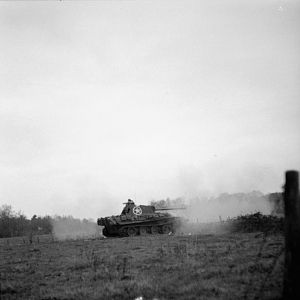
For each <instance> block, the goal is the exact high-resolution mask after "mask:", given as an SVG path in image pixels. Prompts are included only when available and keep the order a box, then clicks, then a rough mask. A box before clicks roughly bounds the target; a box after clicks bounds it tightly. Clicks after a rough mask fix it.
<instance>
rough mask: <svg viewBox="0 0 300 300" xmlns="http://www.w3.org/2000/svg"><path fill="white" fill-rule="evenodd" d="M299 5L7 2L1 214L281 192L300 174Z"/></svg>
mask: <svg viewBox="0 0 300 300" xmlns="http://www.w3.org/2000/svg"><path fill="white" fill-rule="evenodd" d="M299 25H300V1H284V0H281V1H280V0H278V1H271V0H266V1H261V0H260V1H250V0H249V1H246V0H239V1H233V0H231V1H228V0H226V1H224V0H222V1H221V0H220V1H216V0H211V1H189V0H187V1H174V0H172V1H166V0H165V1H154V0H153V1H150V0H149V1H125V0H124V1H3V2H2V1H1V2H0V205H2V204H9V205H12V207H13V209H14V210H21V211H22V212H23V213H25V214H26V215H27V216H29V217H30V216H32V215H33V214H38V215H54V214H58V215H73V216H75V217H81V218H96V217H100V216H105V215H110V214H118V213H120V212H121V210H122V203H123V202H125V201H126V200H127V199H128V198H131V199H133V200H135V201H136V202H137V203H139V204H147V203H148V202H149V201H150V200H153V199H165V198H167V197H170V198H175V197H180V196H181V197H185V198H186V199H190V198H193V197H195V196H199V197H201V195H218V194H219V193H223V192H227V193H235V192H251V191H253V190H259V191H261V192H263V193H269V192H277V191H282V185H283V183H284V172H285V171H286V170H288V169H296V170H299V167H300V156H299V153H300V140H299V128H300V127H299V125H300V124H299V123H300V118H299V116H300V114H299V113H300V103H299V100H300V98H299V96H300V56H299V53H300V34H299V28H300V26H299Z"/></svg>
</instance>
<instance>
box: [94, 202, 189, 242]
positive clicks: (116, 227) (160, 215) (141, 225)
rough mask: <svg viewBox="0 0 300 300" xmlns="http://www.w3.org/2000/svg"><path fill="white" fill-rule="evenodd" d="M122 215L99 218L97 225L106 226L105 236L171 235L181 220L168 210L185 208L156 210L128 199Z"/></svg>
mask: <svg viewBox="0 0 300 300" xmlns="http://www.w3.org/2000/svg"><path fill="white" fill-rule="evenodd" d="M123 204H125V207H124V208H123V210H122V213H121V214H120V215H118V216H111V217H105V218H99V219H98V220H97V224H98V225H99V226H104V228H103V235H104V236H107V237H111V236H120V237H125V236H136V235H151V234H171V233H175V231H176V229H178V227H179V226H180V225H181V218H180V217H175V216H172V215H171V214H170V213H168V212H163V211H167V210H178V209H184V208H161V209H156V208H155V207H154V206H152V205H135V203H134V202H133V201H132V200H131V199H128V201H127V202H126V203H123Z"/></svg>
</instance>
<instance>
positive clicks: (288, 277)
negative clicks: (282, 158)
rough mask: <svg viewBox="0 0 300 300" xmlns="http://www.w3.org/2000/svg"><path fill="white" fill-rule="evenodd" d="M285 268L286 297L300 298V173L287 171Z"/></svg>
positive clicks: (284, 289) (285, 192)
mask: <svg viewBox="0 0 300 300" xmlns="http://www.w3.org/2000/svg"><path fill="white" fill-rule="evenodd" d="M284 213H285V268H284V286H283V298H284V299H289V300H290V299H291V300H292V299H300V200H299V174H298V172H297V171H287V172H286V173H285V190H284Z"/></svg>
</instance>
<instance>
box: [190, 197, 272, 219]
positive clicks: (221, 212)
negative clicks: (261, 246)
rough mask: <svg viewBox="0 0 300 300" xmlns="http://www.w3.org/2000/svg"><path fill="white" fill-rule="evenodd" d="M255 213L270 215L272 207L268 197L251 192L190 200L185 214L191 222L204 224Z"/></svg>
mask: <svg viewBox="0 0 300 300" xmlns="http://www.w3.org/2000/svg"><path fill="white" fill-rule="evenodd" d="M256 212H261V213H262V214H271V212H272V205H271V203H270V201H269V198H268V196H265V195H263V194H262V193H261V192H257V191H253V192H250V193H235V194H227V193H223V194H221V195H219V196H218V197H215V198H213V197H211V198H207V197H203V198H201V197H196V198H193V199H191V200H190V203H189V205H188V207H187V210H186V212H185V214H186V217H187V218H188V219H189V220H191V221H194V222H201V223H202V222H204V223H205V222H216V221H220V220H221V221H222V220H226V219H228V218H233V217H237V216H239V215H245V214H251V213H256Z"/></svg>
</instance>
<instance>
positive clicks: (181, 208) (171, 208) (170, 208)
mask: <svg viewBox="0 0 300 300" xmlns="http://www.w3.org/2000/svg"><path fill="white" fill-rule="evenodd" d="M183 209H186V207H169V208H155V210H183Z"/></svg>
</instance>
